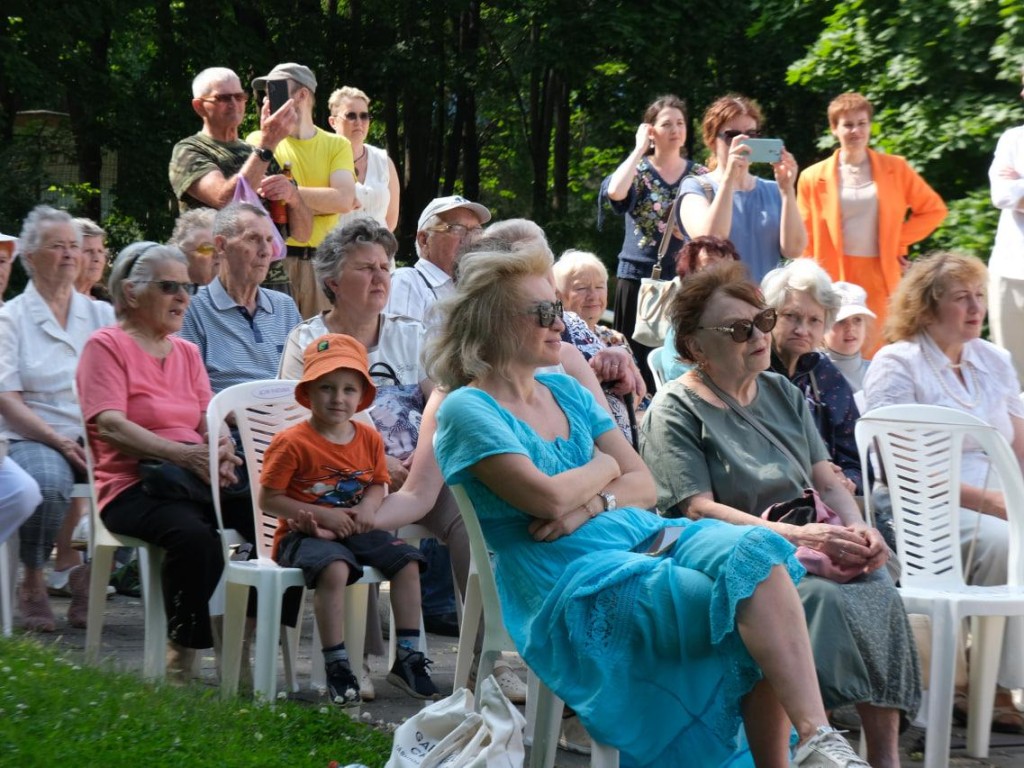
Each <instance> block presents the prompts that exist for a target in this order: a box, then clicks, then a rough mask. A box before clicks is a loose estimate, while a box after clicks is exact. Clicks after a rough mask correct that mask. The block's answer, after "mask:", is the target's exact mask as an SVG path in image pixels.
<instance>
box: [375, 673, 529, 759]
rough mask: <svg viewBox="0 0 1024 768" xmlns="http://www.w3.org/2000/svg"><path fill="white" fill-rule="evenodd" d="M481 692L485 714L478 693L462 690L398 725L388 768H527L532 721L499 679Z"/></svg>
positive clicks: (481, 684)
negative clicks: (526, 732) (526, 735)
mask: <svg viewBox="0 0 1024 768" xmlns="http://www.w3.org/2000/svg"><path fill="white" fill-rule="evenodd" d="M477 689H478V691H479V694H480V697H481V698H480V712H479V713H477V712H474V711H473V694H471V693H470V692H469V691H467V690H466V689H465V688H459V689H458V690H457V691H455V692H454V693H453V694H452V695H451V696H449V697H448V698H446V699H441V701H436V702H434V703H433V704H430V705H429V706H426V707H424V708H423V709H421V710H420V711H419V712H417V713H416V714H415V715H413V716H412V717H410V718H409V719H408V720H406V721H405V722H404V723H402V724H401V725H400V726H398V729H397V730H396V731H395V741H394V744H393V746H392V748H391V759H390V760H388V763H387V765H386V766H385V768H522V765H523V761H524V760H525V759H526V751H525V748H524V747H523V728H524V727H525V726H526V720H525V719H524V718H523V716H522V715H521V714H520V713H519V710H518V709H516V708H515V706H513V705H512V703H511V702H510V701H509V700H508V699H507V698H505V695H504V694H503V693H502V692H501V688H500V687H499V686H498V683H497V682H496V681H495V679H494V676H493V675H492V676H490V677H488V678H487V679H486V680H483V681H481V682H479V683H478V684H477Z"/></svg>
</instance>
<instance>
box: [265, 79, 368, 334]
mask: <svg viewBox="0 0 1024 768" xmlns="http://www.w3.org/2000/svg"><path fill="white" fill-rule="evenodd" d="M273 80H284V81H286V82H287V83H288V95H289V96H290V99H289V101H290V102H291V103H292V104H294V106H295V112H296V115H297V120H296V121H295V123H294V124H293V125H292V128H291V131H290V132H289V134H288V135H287V136H286V137H284V138H283V139H282V140H281V141H280V142H278V143H277V144H276V145H275V149H274V159H275V160H277V162H278V164H280V165H281V166H282V167H283V166H284V164H285V163H289V164H290V165H291V172H292V179H293V180H294V181H295V183H296V184H297V185H298V191H299V195H300V196H301V197H302V200H303V202H305V204H306V206H307V207H308V208H309V209H310V210H311V211H312V212H313V229H312V233H311V234H310V235H308V236H299V233H295V232H292V233H291V236H290V237H289V238H288V256H287V258H285V260H284V262H283V264H284V266H283V271H284V279H286V280H287V281H288V282H289V283H290V284H291V293H292V296H293V297H294V299H295V302H296V303H297V304H298V305H299V312H300V314H301V315H302V317H304V318H308V317H312V316H313V315H315V314H316V313H317V312H319V311H321V310H324V309H329V308H330V303H329V302H328V301H327V297H326V296H324V295H323V292H322V291H321V290H320V287H319V286H318V285H317V284H316V278H315V276H314V274H313V265H312V263H311V262H310V260H311V259H312V258H313V256H315V255H316V247H317V246H318V245H320V243H321V241H323V239H324V236H325V235H326V234H327V233H328V232H330V231H331V230H332V229H333V228H334V226H335V225H336V224H337V223H338V217H339V214H342V213H346V212H348V211H351V210H352V209H353V208H355V207H356V181H355V166H354V163H353V160H352V145H351V144H350V143H349V141H348V139H346V138H345V137H344V136H338V135H337V134H334V133H328V132H327V131H324V130H322V129H320V128H317V127H316V125H314V124H313V107H314V105H315V103H316V95H315V94H316V76H315V75H314V74H313V72H312V70H310V68H309V67H305V66H303V65H301V64H294V63H289V64H278V65H277V66H276V67H274V68H273V69H272V70H271V71H270V74H268V75H266V76H264V77H257V78H256V79H255V80H253V81H252V87H253V89H254V90H255V91H257V92H260V91H265V90H266V88H267V83H268V82H269V81H273ZM248 141H249V142H250V143H251V144H257V145H258V144H262V143H263V141H264V138H263V131H256V132H255V133H253V134H251V135H250V136H249V137H248ZM275 267H277V268H280V265H275ZM280 279H281V275H279V274H275V273H274V272H273V271H272V272H271V274H270V276H269V278H268V283H270V284H271V285H272V286H274V287H276V285H275V283H276V281H278V280H280Z"/></svg>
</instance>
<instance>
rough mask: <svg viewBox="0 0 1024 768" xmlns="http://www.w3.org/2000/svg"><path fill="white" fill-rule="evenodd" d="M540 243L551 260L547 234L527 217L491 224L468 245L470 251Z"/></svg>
mask: <svg viewBox="0 0 1024 768" xmlns="http://www.w3.org/2000/svg"><path fill="white" fill-rule="evenodd" d="M535 244H537V245H541V246H543V248H544V250H545V251H547V253H548V256H549V257H550V258H551V261H554V260H555V254H553V253H552V252H551V248H550V247H549V246H548V238H547V235H545V234H544V230H543V229H541V227H540V225H539V224H537V223H536V222H534V221H530V220H529V219H505V220H504V221H497V222H495V223H494V224H491V226H489V227H488V228H487V229H485V230H484V233H483V234H482V235H481V236H480V237H478V238H477V239H476V240H475V241H474V242H473V245H472V246H471V247H470V250H471V251H512V250H517V249H520V248H525V247H527V246H530V245H535Z"/></svg>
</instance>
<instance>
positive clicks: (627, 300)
mask: <svg viewBox="0 0 1024 768" xmlns="http://www.w3.org/2000/svg"><path fill="white" fill-rule="evenodd" d="M639 297H640V281H639V280H632V279H630V278H626V277H620V278H618V279H617V280H616V281H615V299H614V304H613V305H612V310H613V311H614V312H615V320H614V321H613V327H614V328H615V330H616V331H618V332H619V333H621V334H622V335H623V336H625V337H626V338H627V339H629V347H630V349H632V350H633V356H634V357H635V358H636V364H637V365H638V366H639V368H640V373H641V374H643V377H644V384H646V385H647V391H648V392H650V393H651V394H652V395H653V394H654V374H652V373H651V369H650V367H648V365H647V356H648V355H649V354H651V349H652V347H646V346H644V345H643V344H641V343H640V342H638V341H636V340H635V339H634V338H633V329H634V328H635V327H636V305H637V300H638V299H639Z"/></svg>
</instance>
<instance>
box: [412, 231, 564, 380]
mask: <svg viewBox="0 0 1024 768" xmlns="http://www.w3.org/2000/svg"><path fill="white" fill-rule="evenodd" d="M551 261H552V259H551V251H550V250H548V248H547V246H546V244H544V245H542V244H541V243H539V242H537V241H531V242H529V243H526V244H524V245H522V246H521V247H515V248H511V249H508V250H498V251H494V250H492V251H479V250H474V251H473V252H472V253H467V254H466V255H465V256H463V257H462V260H461V261H460V262H459V281H458V282H457V283H456V290H455V294H454V295H453V296H450V297H448V298H447V299H444V300H442V301H441V302H440V304H438V305H437V306H438V311H439V312H440V316H439V317H440V322H439V323H438V324H437V328H438V332H437V333H436V335H435V336H434V337H433V338H432V339H431V340H430V341H429V342H428V346H427V350H426V365H427V376H429V377H430V379H431V380H432V381H436V382H437V383H438V384H439V385H440V386H443V387H446V388H447V389H449V390H454V389H457V388H458V387H461V386H465V385H466V384H468V383H469V382H471V381H474V380H475V379H479V378H480V377H481V376H484V375H486V374H487V373H489V372H490V371H492V370H493V371H497V372H499V373H505V372H506V371H507V369H508V366H509V363H510V362H511V361H512V359H513V357H514V356H515V353H516V350H518V348H519V346H520V340H519V339H518V338H517V337H516V335H515V334H514V333H509V327H510V324H511V323H512V322H513V320H514V319H515V317H516V315H518V314H520V313H521V312H522V311H523V302H524V300H525V299H524V296H523V294H522V291H521V290H520V283H521V282H522V280H523V279H524V278H526V277H531V276H534V275H546V274H547V273H548V270H550V269H551Z"/></svg>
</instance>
